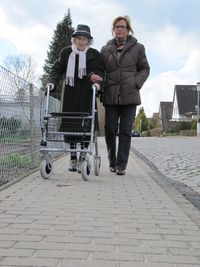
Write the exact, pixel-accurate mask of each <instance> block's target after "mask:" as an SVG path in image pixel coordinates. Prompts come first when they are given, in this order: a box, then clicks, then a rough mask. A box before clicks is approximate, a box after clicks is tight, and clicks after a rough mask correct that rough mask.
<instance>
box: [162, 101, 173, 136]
mask: <svg viewBox="0 0 200 267" xmlns="http://www.w3.org/2000/svg"><path fill="white" fill-rule="evenodd" d="M172 110H173V102H164V101H162V102H160V108H159V118H160V120H161V121H162V126H163V131H164V132H166V133H167V132H168V129H169V121H170V119H171V118H172Z"/></svg>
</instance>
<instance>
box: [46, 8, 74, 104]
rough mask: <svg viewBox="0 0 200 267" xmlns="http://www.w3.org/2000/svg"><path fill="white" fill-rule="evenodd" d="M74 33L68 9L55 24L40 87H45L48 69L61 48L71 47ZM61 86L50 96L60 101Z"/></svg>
mask: <svg viewBox="0 0 200 267" xmlns="http://www.w3.org/2000/svg"><path fill="white" fill-rule="evenodd" d="M73 32H74V29H73V27H72V21H71V14H70V9H68V13H67V15H64V18H63V20H62V21H61V22H59V23H58V24H57V27H56V30H55V31H54V34H53V38H52V41H51V42H50V45H49V50H48V51H47V59H45V64H44V66H43V70H44V74H43V76H42V78H41V81H42V86H43V88H44V87H45V85H46V83H47V81H48V76H49V73H50V69H51V67H52V65H53V64H54V62H55V61H56V60H57V59H58V57H59V54H60V51H61V49H62V48H63V47H65V46H69V45H71V36H72V34H73ZM61 88H62V84H61V83H60V84H59V85H58V86H57V89H56V91H54V92H52V95H53V96H54V97H56V98H58V99H60V95H61Z"/></svg>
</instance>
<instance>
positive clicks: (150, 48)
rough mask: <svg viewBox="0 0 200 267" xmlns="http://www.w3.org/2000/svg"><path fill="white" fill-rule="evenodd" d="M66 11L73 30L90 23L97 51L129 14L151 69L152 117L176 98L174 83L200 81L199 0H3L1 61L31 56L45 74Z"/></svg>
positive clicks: (148, 96) (147, 100)
mask: <svg viewBox="0 0 200 267" xmlns="http://www.w3.org/2000/svg"><path fill="white" fill-rule="evenodd" d="M68 9H70V12H71V19H72V24H73V27H74V28H76V26H77V24H87V25H89V26H90V28H91V33H92V36H93V37H94V44H93V47H94V48H96V49H98V50H99V51H100V49H101V47H102V46H103V45H105V44H106V42H107V41H108V40H109V39H111V38H112V33H111V27H112V21H113V19H114V18H115V17H117V16H124V15H128V16H129V17H130V19H131V23H132V28H133V30H134V36H135V37H136V39H137V40H138V42H140V43H142V44H143V45H144V46H145V50H146V56H147V59H148V61H149V64H150V68H151V71H150V75H149V77H148V80H147V81H146V83H145V84H144V86H143V87H142V89H141V91H140V92H141V99H142V104H141V106H142V107H144V111H145V113H146V115H147V116H148V117H152V115H153V113H155V112H159V104H160V101H173V92H174V86H175V85H176V84H185V85H186V84H194V85H195V84H196V83H197V82H199V81H200V1H199V0H140V1H138V0H84V1H83V0H62V1H58V0H42V1H41V0H1V1H0V65H1V66H4V59H5V57H6V56H7V55H11V56H13V55H15V56H17V55H20V54H27V55H31V56H32V57H33V58H34V61H35V62H36V70H37V74H38V76H41V75H42V74H43V70H42V66H43V65H44V60H45V59H46V57H47V51H48V47H49V44H50V42H51V40H52V37H53V33H54V30H55V29H56V25H57V23H58V22H60V21H62V20H63V18H64V15H65V14H67V11H68ZM141 106H139V107H141Z"/></svg>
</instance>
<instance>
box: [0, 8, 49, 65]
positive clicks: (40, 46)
mask: <svg viewBox="0 0 200 267" xmlns="http://www.w3.org/2000/svg"><path fill="white" fill-rule="evenodd" d="M0 24H1V28H0V39H2V40H5V43H6V42H8V41H9V42H11V43H12V44H13V45H14V46H15V48H16V51H17V52H18V53H25V54H28V55H32V56H33V57H34V58H35V59H36V60H37V65H38V69H40V70H41V66H42V65H43V59H44V57H45V56H46V50H47V48H48V43H49V40H50V37H51V36H52V33H53V31H52V30H51V29H49V28H48V27H46V26H44V25H42V24H35V25H32V26H30V25H29V26H26V25H24V27H23V28H22V29H19V28H17V27H16V26H15V25H13V24H10V23H9V22H8V19H7V17H6V15H5V14H4V12H3V11H2V10H1V9H0ZM16 51H13V53H15V52H16Z"/></svg>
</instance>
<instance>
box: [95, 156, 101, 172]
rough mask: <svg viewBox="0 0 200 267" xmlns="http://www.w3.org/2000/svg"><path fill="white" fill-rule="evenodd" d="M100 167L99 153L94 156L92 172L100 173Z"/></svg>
mask: <svg viewBox="0 0 200 267" xmlns="http://www.w3.org/2000/svg"><path fill="white" fill-rule="evenodd" d="M100 167H101V157H100V156H99V155H96V156H95V157H94V174H95V175H96V176H99V174H100Z"/></svg>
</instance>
